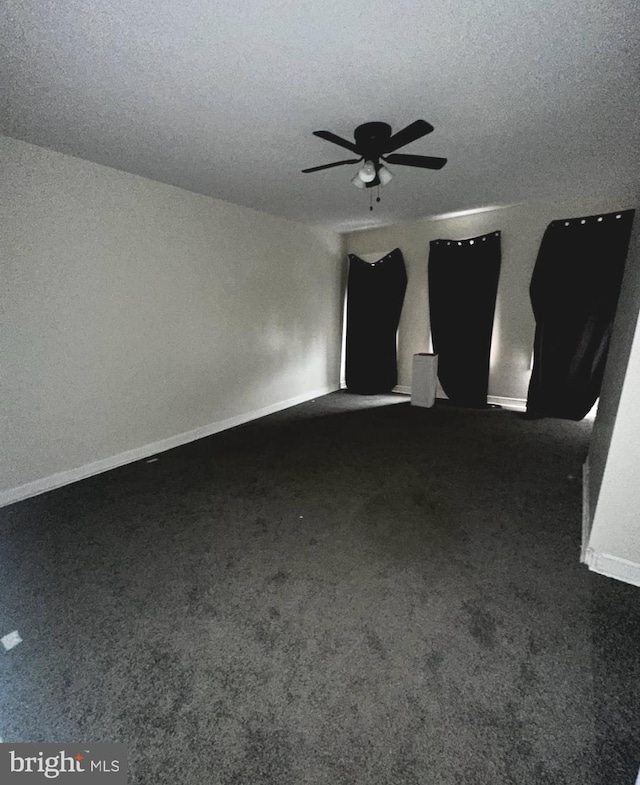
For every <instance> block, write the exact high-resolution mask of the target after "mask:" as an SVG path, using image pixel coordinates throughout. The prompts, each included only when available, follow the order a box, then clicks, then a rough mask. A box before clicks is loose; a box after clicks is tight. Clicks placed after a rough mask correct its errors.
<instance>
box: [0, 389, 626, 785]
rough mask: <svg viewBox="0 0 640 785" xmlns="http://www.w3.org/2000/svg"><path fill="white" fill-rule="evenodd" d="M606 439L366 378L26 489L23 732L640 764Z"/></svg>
mask: <svg viewBox="0 0 640 785" xmlns="http://www.w3.org/2000/svg"><path fill="white" fill-rule="evenodd" d="M589 435H590V425H589V424H588V423H586V422H583V423H572V422H562V421H554V420H538V421H526V420H523V419H521V418H520V417H518V415H516V414H514V413H512V412H507V411H498V410H486V411H469V410H463V409H457V408H455V407H451V406H447V405H446V404H445V403H443V402H438V405H437V406H436V407H435V408H434V409H432V410H427V409H418V408H414V407H411V406H409V404H408V403H407V402H406V399H405V398H402V397H400V396H374V397H359V396H353V395H350V394H348V393H345V392H341V393H335V394H333V395H330V396H326V397H324V398H320V399H318V400H317V401H315V402H310V403H308V404H304V405H302V406H299V407H296V408H294V409H291V410H289V411H287V412H283V413H280V414H277V415H273V416H271V417H267V418H264V419H263V420H260V421H257V422H254V423H251V424H248V425H245V426H242V427H239V428H236V429H234V430H232V431H227V432H225V433H223V434H218V435H216V436H213V437H210V438H208V439H204V440H202V441H200V442H197V443H194V444H191V445H187V446H185V447H182V448H179V449H176V450H173V451H171V452H168V453H164V454H162V455H160V456H159V459H158V461H156V462H153V463H147V462H146V461H141V462H139V463H137V464H133V465H130V466H127V467H123V468H121V469H118V470H115V471H112V472H109V473H107V474H103V475H100V476H98V477H94V478H91V479H89V480H85V481H83V482H80V483H77V484H75V485H73V486H68V487H66V488H62V489H60V490H57V491H54V492H51V493H48V494H46V495H43V496H40V497H37V498H34V499H30V500H28V501H25V502H22V503H20V504H16V505H13V506H11V507H8V508H5V509H4V510H1V511H0V547H1V549H0V568H1V570H2V596H1V601H0V606H1V607H0V635H4V634H5V633H7V632H10V631H11V630H14V629H17V630H18V631H19V632H20V634H21V636H22V637H23V639H24V641H23V643H21V644H20V645H19V646H17V647H16V648H15V649H12V650H11V651H9V652H6V653H5V652H2V653H0V691H1V694H2V706H1V709H0V711H1V714H0V736H2V737H4V739H5V740H6V741H12V742H18V741H83V742H90V741H92V742H98V741H122V742H125V743H126V744H127V745H128V747H129V756H130V771H131V775H130V782H132V783H145V785H146V784H147V783H148V784H149V785H158V784H159V783H172V784H175V783H181V784H184V785H191V784H192V783H193V784H194V785H195V783H198V784H200V783H211V784H212V785H240V784H243V785H244V784H245V783H246V785H267V784H268V785H294V784H295V785H298V784H304V785H307V784H308V785H343V784H344V785H360V784H362V785H365V783H366V785H372V784H373V783H375V785H392V784H393V785H461V784H462V783H464V785H489V784H491V785H494V784H495V783H505V784H507V783H509V784H510V783H513V784H514V785H516V783H517V785H522V784H523V783H532V784H534V785H547V784H548V785H563V784H567V785H605V784H606V785H618V783H620V785H623V783H628V784H629V785H632V783H633V782H634V780H635V776H636V773H637V770H638V766H639V765H640V744H639V741H638V731H639V728H640V722H639V720H638V717H637V712H636V707H637V706H638V705H640V667H639V666H638V662H637V660H638V657H637V655H636V652H637V651H638V650H639V646H640V611H639V603H638V598H639V596H640V595H639V592H640V590H638V589H636V588H634V587H631V586H626V585H624V584H619V583H616V582H614V581H612V580H610V579H607V578H603V577H600V576H597V575H594V574H591V573H589V572H588V571H587V570H586V568H584V567H582V566H580V565H579V564H578V555H579V545H580V521H581V465H582V463H583V461H584V458H585V456H586V452H587V448H588V439H589Z"/></svg>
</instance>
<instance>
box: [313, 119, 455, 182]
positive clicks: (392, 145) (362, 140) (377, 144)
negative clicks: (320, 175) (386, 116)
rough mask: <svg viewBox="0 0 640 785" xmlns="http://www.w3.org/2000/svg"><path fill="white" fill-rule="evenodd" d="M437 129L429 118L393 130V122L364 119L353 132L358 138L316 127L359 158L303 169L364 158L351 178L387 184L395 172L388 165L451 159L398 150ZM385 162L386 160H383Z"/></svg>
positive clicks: (439, 163) (427, 165)
mask: <svg viewBox="0 0 640 785" xmlns="http://www.w3.org/2000/svg"><path fill="white" fill-rule="evenodd" d="M432 131H433V126H432V125H431V124H430V123H427V122H426V121H425V120H416V121H415V122H413V123H411V124H410V125H408V126H407V127H406V128H403V129H402V131H398V132H397V133H395V134H393V135H392V133H391V126H390V125H389V124H388V123H378V122H375V123H364V125H359V126H358V127H357V128H356V129H355V131H354V132H353V138H354V140H355V141H354V142H350V141H349V140H348V139H342V137H340V136H336V134H334V133H331V131H314V132H313V133H314V136H319V137H320V138H321V139H326V140H327V142H333V144H337V145H339V146H340V147H344V148H346V149H347V150H351V152H353V153H355V154H356V155H357V156H358V158H347V159H346V160H345V161H334V162H333V163H330V164H323V165H322V166H312V167H311V168H309V169H303V170H302V171H303V173H305V174H306V173H308V172H319V171H320V170H322V169H331V168H332V167H334V166H344V165H346V164H357V163H360V161H364V164H363V166H362V168H361V169H360V170H359V171H358V173H357V174H356V176H355V177H354V178H353V180H352V181H351V182H352V183H353V185H355V186H356V187H357V188H373V187H374V186H377V185H386V184H387V183H388V182H389V181H390V180H391V178H392V177H393V174H392V173H391V172H390V171H389V170H388V169H387V167H386V166H385V165H384V164H385V163H389V164H400V165H401V166H417V167H419V168H420V169H442V167H443V166H444V165H445V164H446V163H447V159H446V158H434V157H432V156H427V155H407V154H404V153H396V152H395V151H396V150H398V149H399V148H400V147H404V146H405V145H407V144H409V143H410V142H415V140H416V139H420V138H421V137H423V136H426V135H427V134H430V133H431V132H432ZM383 162H384V163H383Z"/></svg>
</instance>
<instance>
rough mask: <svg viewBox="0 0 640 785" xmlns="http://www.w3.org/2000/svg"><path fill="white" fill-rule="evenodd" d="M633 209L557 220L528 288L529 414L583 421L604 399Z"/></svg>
mask: <svg viewBox="0 0 640 785" xmlns="http://www.w3.org/2000/svg"><path fill="white" fill-rule="evenodd" d="M633 213H634V211H633V210H627V211H622V212H617V213H608V214H606V215H591V216H586V217H583V218H573V219H569V220H560V221H553V222H552V223H550V224H549V226H548V227H547V229H546V231H545V233H544V237H543V238H542V243H541V245H540V250H539V252H538V258H537V261H536V266H535V269H534V271H533V276H532V278H531V286H530V289H529V292H530V295H531V305H532V307H533V313H534V316H535V320H536V333H535V340H534V359H533V371H532V374H531V381H530V383H529V395H528V399H527V415H528V416H529V417H562V418H566V419H570V420H581V419H582V418H583V417H584V416H585V415H586V414H587V413H588V412H589V410H590V409H591V407H592V406H593V405H594V403H595V402H596V400H597V398H598V395H599V394H600V386H601V384H602V377H603V374H604V367H605V363H606V359H607V351H608V348H609V337H610V334H611V328H612V326H613V319H614V316H615V312H616V306H617V303H618V296H619V294H620V285H621V282H622V274H623V272H624V264H625V259H626V257H627V250H628V248H629V238H630V235H631V226H632V223H633Z"/></svg>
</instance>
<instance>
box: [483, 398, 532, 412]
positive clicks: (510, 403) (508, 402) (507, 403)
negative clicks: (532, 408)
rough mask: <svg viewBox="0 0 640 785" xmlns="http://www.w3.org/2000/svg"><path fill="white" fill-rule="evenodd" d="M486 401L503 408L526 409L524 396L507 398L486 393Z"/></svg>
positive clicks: (522, 410)
mask: <svg viewBox="0 0 640 785" xmlns="http://www.w3.org/2000/svg"><path fill="white" fill-rule="evenodd" d="M487 403H493V404H495V405H496V406H502V408H503V409H510V410H511V411H514V412H526V411H527V399H526V398H509V397H507V396H504V395H488V396H487Z"/></svg>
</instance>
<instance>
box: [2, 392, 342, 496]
mask: <svg viewBox="0 0 640 785" xmlns="http://www.w3.org/2000/svg"><path fill="white" fill-rule="evenodd" d="M336 389H338V388H337V386H327V387H323V388H321V389H318V390H313V391H312V392H309V393H304V394H303V395H298V396H296V397H294V398H288V399H287V400H285V401H278V402H277V403H273V404H271V405H270V406H264V407H262V408H261V409H255V410H253V411H250V412H246V413H244V414H240V415H237V416H236V417H229V418H228V419H226V420H218V421H217V422H213V423H209V424H208V425H203V426H201V427H200V428H195V429H194V430H192V431H186V432H185V433H179V434H176V435H175V436H169V437H168V438H166V439H161V440H160V441H157V442H153V443H151V444H145V445H144V446H142V447H136V448H135V449H133V450H127V451H126V452H121V453H119V454H118V455H112V456H111V457H110V458H103V459H102V460H99V461H93V462H92V463H87V464H84V466H78V467H77V468H75V469H69V470H67V471H64V472H57V473H56V474H52V475H50V476H49V477H43V478H42V479H39V480H33V481H32V482H28V483H25V484H24V485H18V486H17V487H15V488H7V489H6V490H2V491H0V507H6V505H8V504H14V503H15V502H19V501H22V500H23V499H29V498H30V497H31V496H38V495H39V494H41V493H46V492H47V491H52V490H54V489H55V488H61V487H62V486H63V485H69V484H70V483H72V482H77V481H78V480H84V479H85V478H87V477H93V475H95V474H101V473H102V472H108V471H109V470H110V469H116V468H118V466H124V465H125V464H127V463H134V462H135V461H139V460H142V459H143V458H148V457H149V456H151V455H156V454H157V453H160V452H165V451H166V450H173V449H174V447H181V446H182V445H183V444H188V443H189V442H195V441H197V440H198V439H203V438H204V437H205V436H211V435H212V434H214V433H220V431H226V430H228V429H229V428H235V427H236V426H237V425H243V424H244V423H247V422H250V421H251V420H257V419H258V418H260V417H266V416H267V415H268V414H274V413H275V412H279V411H282V410H283V409H288V408H290V407H291V406H297V405H298V404H300V403H305V402H306V401H310V400H312V399H313V398H319V397H320V396H321V395H327V394H329V393H331V392H334V391H335V390H336Z"/></svg>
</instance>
